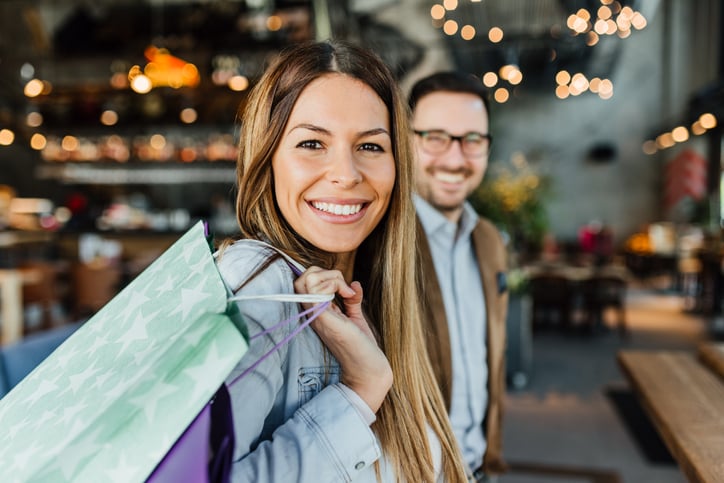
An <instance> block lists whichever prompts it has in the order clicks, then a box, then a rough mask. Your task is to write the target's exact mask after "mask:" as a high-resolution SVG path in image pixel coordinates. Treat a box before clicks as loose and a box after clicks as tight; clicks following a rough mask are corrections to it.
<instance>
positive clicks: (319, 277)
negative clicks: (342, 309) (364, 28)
mask: <svg viewBox="0 0 724 483" xmlns="http://www.w3.org/2000/svg"><path fill="white" fill-rule="evenodd" d="M294 290H295V291H296V292H297V293H314V294H318V293H326V294H330V293H339V294H340V295H341V296H342V297H344V298H346V297H351V296H354V294H355V291H354V290H353V289H352V288H351V287H350V286H349V285H347V282H345V281H344V277H343V276H342V272H340V271H339V270H323V269H321V268H319V267H310V268H309V269H308V270H307V271H305V272H304V273H303V274H301V275H300V276H299V277H297V279H296V280H295V281H294Z"/></svg>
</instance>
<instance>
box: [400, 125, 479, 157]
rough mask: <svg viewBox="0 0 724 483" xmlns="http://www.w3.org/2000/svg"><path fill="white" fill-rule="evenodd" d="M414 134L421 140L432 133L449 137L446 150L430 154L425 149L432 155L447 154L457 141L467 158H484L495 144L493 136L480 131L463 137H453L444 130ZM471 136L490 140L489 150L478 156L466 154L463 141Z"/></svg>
mask: <svg viewBox="0 0 724 483" xmlns="http://www.w3.org/2000/svg"><path fill="white" fill-rule="evenodd" d="M412 132H413V133H415V134H416V135H418V136H420V137H421V138H424V137H426V136H427V135H428V134H430V133H439V134H443V135H445V136H446V137H448V138H449V139H450V141H449V142H448V144H447V147H446V148H445V149H443V150H442V151H438V152H430V151H428V150H426V149H424V148H423V149H424V150H425V151H427V152H428V153H430V154H443V153H446V152H447V151H448V150H449V149H450V146H452V143H453V141H457V142H458V143H459V144H460V150H461V151H462V153H463V154H465V155H466V156H471V157H480V156H483V155H485V154H488V153H489V152H490V146H491V145H492V144H493V136H492V135H491V134H490V133H487V134H483V133H481V132H478V131H469V132H466V133H465V134H463V135H461V136H453V135H452V134H450V133H449V132H447V131H445V130H444V129H426V130H418V129H413V130H412ZM471 134H476V135H478V136H480V137H481V138H483V139H487V140H488V148H487V149H486V150H485V151H483V152H481V153H478V154H472V155H471V154H468V153H466V152H465V148H464V146H465V144H464V143H463V141H464V140H465V138H466V137H467V136H469V135H471Z"/></svg>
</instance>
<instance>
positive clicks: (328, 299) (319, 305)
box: [228, 242, 334, 386]
mask: <svg viewBox="0 0 724 483" xmlns="http://www.w3.org/2000/svg"><path fill="white" fill-rule="evenodd" d="M262 243H264V242H262ZM264 244H265V245H266V246H267V247H269V248H271V249H273V250H274V251H275V252H277V253H278V254H279V255H281V256H282V258H283V259H284V261H285V262H287V265H289V268H291V270H292V272H294V274H295V275H296V276H299V275H301V274H302V272H303V271H304V267H302V266H301V265H300V264H299V263H298V262H297V261H296V260H294V259H293V258H291V257H290V256H289V255H287V254H286V253H284V252H283V251H281V250H279V249H278V248H276V247H274V246H272V245H270V244H268V243H264ZM332 299H334V294H297V293H276V294H258V295H234V296H231V297H229V298H228V300H229V301H248V300H266V301H275V302H295V303H313V304H316V305H314V306H312V307H310V308H308V309H306V310H303V311H302V312H299V313H297V314H296V315H293V316H291V317H289V318H288V319H285V320H282V321H281V322H278V323H276V324H274V325H273V326H271V327H269V328H267V329H265V330H263V331H261V332H259V333H258V334H255V335H253V336H252V337H250V338H249V341H252V340H254V339H256V338H258V337H261V336H262V335H265V334H268V333H270V332H273V331H275V330H277V329H279V328H280V327H283V326H285V325H287V324H291V323H292V322H295V321H297V320H300V319H301V318H303V317H305V316H308V317H307V319H306V320H305V321H304V322H302V323H301V324H299V326H297V327H296V328H295V329H294V330H293V331H291V332H290V333H289V334H288V335H287V336H286V337H284V339H282V340H281V341H280V342H278V343H277V344H276V345H275V346H274V347H272V348H271V349H270V350H269V351H268V352H267V353H266V354H264V355H263V356H261V357H260V358H259V359H258V360H257V361H256V362H254V363H253V364H252V365H251V366H249V367H247V368H246V369H244V371H243V372H242V373H241V374H239V375H238V376H236V377H235V378H234V379H233V380H232V381H231V382H230V383H228V386H232V385H234V384H235V383H236V382H237V381H239V380H241V379H242V378H244V377H245V376H246V375H248V374H249V373H250V372H251V371H253V370H254V369H256V368H257V366H259V364H261V363H262V362H263V361H264V360H265V359H267V358H268V357H269V356H271V355H272V354H273V353H274V352H276V351H277V350H279V348H281V347H282V346H283V345H285V344H287V343H288V342H289V341H290V340H292V339H293V338H294V337H296V336H297V334H299V333H300V332H301V331H302V330H304V329H305V328H306V327H307V326H308V325H309V324H311V323H312V322H313V321H314V319H316V318H317V317H319V316H320V315H321V314H322V312H324V311H325V310H327V309H328V308H329V306H330V305H331V304H332Z"/></svg>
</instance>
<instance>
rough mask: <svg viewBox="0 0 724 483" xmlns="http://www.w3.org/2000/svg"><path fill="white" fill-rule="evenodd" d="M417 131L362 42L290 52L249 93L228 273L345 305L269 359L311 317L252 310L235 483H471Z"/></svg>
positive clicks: (258, 287)
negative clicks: (426, 258)
mask: <svg viewBox="0 0 724 483" xmlns="http://www.w3.org/2000/svg"><path fill="white" fill-rule="evenodd" d="M408 132H409V126H408V124H407V111H406V108H405V106H404V103H403V101H402V99H401V97H400V93H399V91H398V89H397V86H396V83H395V80H394V78H393V77H392V75H391V73H390V72H389V70H388V69H387V67H386V66H385V65H384V64H383V62H382V61H381V60H380V59H379V58H378V57H377V56H375V55H373V54H371V53H370V52H369V51H366V50H363V49H361V48H359V47H355V46H353V45H351V44H348V43H340V42H321V43H308V44H300V45H299V46H297V47H295V48H293V49H291V50H288V51H286V52H284V53H282V55H281V56H280V57H279V58H278V59H277V60H276V61H275V62H274V63H273V64H272V65H271V66H270V67H269V68H268V69H267V71H266V72H265V74H264V75H263V76H262V78H261V79H260V81H259V82H258V84H257V85H256V86H255V87H254V89H253V90H252V92H251V93H250V95H249V99H248V101H247V103H246V106H245V110H244V113H243V123H242V133H241V143H240V151H241V154H240V156H239V161H238V164H237V183H238V185H239V187H240V189H239V195H238V198H237V219H238V221H239V226H240V229H241V233H242V237H243V239H241V240H237V241H235V242H233V243H231V242H229V243H227V244H226V246H225V248H224V249H223V251H222V254H221V256H220V257H219V262H218V264H219V270H220V272H221V274H222V276H223V277H224V280H225V282H226V283H227V285H228V287H229V289H230V290H231V291H233V292H235V293H237V294H259V293H262V294H263V293H284V292H296V293H310V294H327V295H329V294H331V295H335V296H336V299H337V300H338V304H337V305H333V306H331V307H330V308H329V309H327V310H326V311H325V312H323V313H322V314H321V315H320V316H319V317H318V318H317V319H315V320H314V321H313V322H312V323H311V328H312V330H310V329H308V328H307V329H304V330H302V331H301V332H300V333H299V335H297V336H296V337H294V338H292V339H291V341H290V342H289V343H288V345H286V346H283V347H282V348H281V349H280V350H278V351H277V352H274V353H273V355H272V356H271V357H267V358H264V357H262V356H263V355H264V354H267V353H269V352H270V351H272V350H273V348H274V347H275V346H277V345H278V344H279V343H280V341H284V340H287V336H288V335H289V334H290V332H291V331H292V330H293V329H294V327H290V328H283V329H279V328H276V327H275V326H273V325H272V324H274V323H275V322H276V321H279V320H284V319H288V318H289V317H290V315H291V316H294V315H296V314H300V310H301V308H300V307H299V306H296V305H295V306H292V307H280V306H276V305H275V304H270V303H269V302H264V303H256V304H254V303H242V304H240V305H239V309H240V311H241V313H242V315H243V317H244V319H245V320H246V322H247V325H248V327H249V332H250V336H251V338H252V339H253V342H252V344H251V346H250V347H249V350H248V352H247V353H246V354H245V355H244V357H243V359H242V360H241V362H240V364H239V366H238V367H237V368H236V369H235V371H234V372H233V373H232V375H231V376H230V378H231V379H232V380H235V379H236V378H237V376H238V375H240V374H241V375H243V377H241V378H240V379H239V380H238V382H236V383H234V384H231V394H232V405H233V408H234V413H235V416H238V417H235V419H234V422H235V430H236V442H237V445H236V450H235V460H236V462H235V464H234V468H233V474H232V476H233V480H235V481H262V480H263V481H289V480H290V479H292V480H295V481H301V482H304V481H310V482H319V481H330V482H333V481H334V482H336V481H363V482H372V481H410V482H412V481H415V482H417V481H420V482H432V481H449V482H462V481H465V480H466V475H465V469H464V466H463V463H462V459H461V456H460V454H459V452H458V450H457V446H456V443H455V442H454V436H453V435H452V431H451V429H450V424H449V421H448V419H447V416H446V410H445V406H444V402H443V400H442V396H441V394H440V392H439V391H438V390H437V385H436V384H435V382H434V376H433V373H432V368H431V365H430V362H429V360H428V358H427V355H426V354H427V353H426V350H425V342H424V339H423V332H422V327H421V323H420V316H419V307H418V303H419V296H418V294H417V289H416V286H415V285H414V281H415V280H416V274H415V270H416V264H415V249H414V247H415V225H414V221H415V215H414V207H413V205H412V196H411V187H412V177H413V168H412V157H411V147H410V145H409V142H410V141H409V135H408ZM279 252H283V253H284V254H285V255H288V256H289V257H290V259H291V260H293V262H287V261H285V259H284V258H282V257H280V256H279V255H278V253H279ZM290 263H291V264H292V265H293V266H294V270H293V269H292V268H290ZM305 267H307V268H306V269H305ZM295 273H296V275H295ZM363 287H364V290H365V292H364V296H363V291H362V290H363ZM257 335H262V336H263V337H256V338H255V336H257ZM259 359H262V360H261V362H258V361H259Z"/></svg>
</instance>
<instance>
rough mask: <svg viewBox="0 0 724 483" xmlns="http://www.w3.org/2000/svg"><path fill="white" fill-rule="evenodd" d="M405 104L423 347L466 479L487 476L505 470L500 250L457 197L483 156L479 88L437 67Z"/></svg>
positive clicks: (483, 110) (475, 179)
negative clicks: (411, 145)
mask: <svg viewBox="0 0 724 483" xmlns="http://www.w3.org/2000/svg"><path fill="white" fill-rule="evenodd" d="M409 104H410V108H411V110H412V127H413V130H414V137H415V150H416V155H417V178H416V184H417V186H416V190H417V194H416V196H415V205H416V208H417V214H418V217H419V219H420V222H421V226H422V229H423V230H424V235H425V236H422V233H421V236H420V240H419V241H420V243H419V245H420V246H419V251H420V263H421V266H422V268H421V272H422V273H421V283H422V285H423V290H424V293H425V297H424V298H425V301H424V302H425V303H424V305H425V307H424V308H425V311H426V312H425V313H426V318H427V320H426V323H427V330H426V333H427V339H428V340H427V343H428V351H429V353H430V359H431V362H432V364H433V367H434V369H435V373H436V376H437V379H438V383H439V384H440V387H441V389H442V392H443V395H444V396H445V398H446V403H447V406H448V411H449V414H450V421H451V423H452V426H453V430H454V432H455V435H456V437H457V439H458V443H459V444H460V448H461V450H462V452H463V456H464V457H465V460H466V462H467V463H468V465H469V466H470V470H471V473H472V475H473V478H472V479H471V481H477V482H483V481H490V477H491V476H493V475H496V474H498V473H501V472H503V471H504V470H505V463H504V461H503V459H502V454H501V446H502V432H501V418H502V400H503V396H504V393H505V360H504V357H505V317H506V312H507V304H508V294H507V290H506V285H505V271H506V250H505V247H504V245H503V242H502V239H501V237H500V233H499V232H498V230H497V229H496V228H495V227H494V226H493V224H492V223H490V222H489V221H487V220H484V219H481V218H479V217H478V215H477V214H476V213H475V211H474V210H473V208H472V206H471V205H470V204H469V203H468V202H467V201H466V199H467V197H468V196H469V195H470V194H471V193H472V192H473V191H474V190H475V189H476V188H477V187H478V185H479V184H480V183H481V181H482V179H483V176H484V174H485V170H486V168H487V165H488V151H489V148H490V141H491V136H490V133H489V121H488V100H487V91H486V90H485V88H484V87H483V86H482V84H481V82H480V80H477V79H476V78H475V77H472V76H468V75H465V74H460V73H455V72H441V73H437V74H433V75H431V76H429V77H426V78H424V79H422V80H420V81H418V82H417V83H416V84H415V85H414V86H413V88H412V90H411V92H410V98H409Z"/></svg>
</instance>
